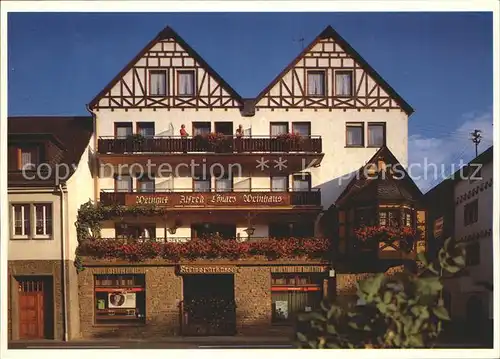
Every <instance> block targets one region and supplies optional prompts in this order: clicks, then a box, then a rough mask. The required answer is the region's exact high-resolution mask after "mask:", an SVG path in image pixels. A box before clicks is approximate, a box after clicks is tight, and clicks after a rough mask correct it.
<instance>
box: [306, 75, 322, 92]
mask: <svg viewBox="0 0 500 359" xmlns="http://www.w3.org/2000/svg"><path fill="white" fill-rule="evenodd" d="M307 77H308V91H309V95H323V94H324V93H325V89H324V81H323V74H322V73H310V74H308V75H307Z"/></svg>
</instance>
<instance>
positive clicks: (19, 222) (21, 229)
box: [12, 204, 31, 238]
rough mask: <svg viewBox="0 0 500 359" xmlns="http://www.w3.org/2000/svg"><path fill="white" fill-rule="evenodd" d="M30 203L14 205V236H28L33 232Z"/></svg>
mask: <svg viewBox="0 0 500 359" xmlns="http://www.w3.org/2000/svg"><path fill="white" fill-rule="evenodd" d="M30 217H31V216H30V205H29V204H13V205H12V227H13V228H12V234H13V237H14V238H15V237H18V238H28V237H29V235H30V234H31V221H30Z"/></svg>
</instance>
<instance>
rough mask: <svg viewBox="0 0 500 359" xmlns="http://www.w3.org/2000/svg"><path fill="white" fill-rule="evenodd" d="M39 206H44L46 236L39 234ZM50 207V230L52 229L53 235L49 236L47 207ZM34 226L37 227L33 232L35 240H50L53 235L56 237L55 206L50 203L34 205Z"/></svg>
mask: <svg viewBox="0 0 500 359" xmlns="http://www.w3.org/2000/svg"><path fill="white" fill-rule="evenodd" d="M37 206H43V209H44V217H45V218H43V223H44V224H43V225H44V227H45V228H44V229H45V231H44V232H45V233H44V234H37V233H36V232H37V220H38V218H37V215H36V207H37ZM47 206H48V207H49V211H50V222H51V223H50V229H51V231H50V232H51V233H48V234H47V228H46V227H47V223H46V222H47V210H46V207H47ZM32 213H33V226H34V227H35V230H34V232H33V239H50V238H51V237H52V236H53V235H54V206H53V205H52V203H50V202H37V203H33V211H32Z"/></svg>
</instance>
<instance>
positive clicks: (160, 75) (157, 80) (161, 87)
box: [149, 70, 167, 96]
mask: <svg viewBox="0 0 500 359" xmlns="http://www.w3.org/2000/svg"><path fill="white" fill-rule="evenodd" d="M149 94H150V95H151V96H166V95H167V71H166V70H151V71H149Z"/></svg>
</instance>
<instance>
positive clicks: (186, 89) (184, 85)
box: [177, 70, 195, 96]
mask: <svg viewBox="0 0 500 359" xmlns="http://www.w3.org/2000/svg"><path fill="white" fill-rule="evenodd" d="M177 74H178V94H179V96H194V94H195V83H194V71H193V70H187V71H186V70H183V71H179V72H178V73H177Z"/></svg>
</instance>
